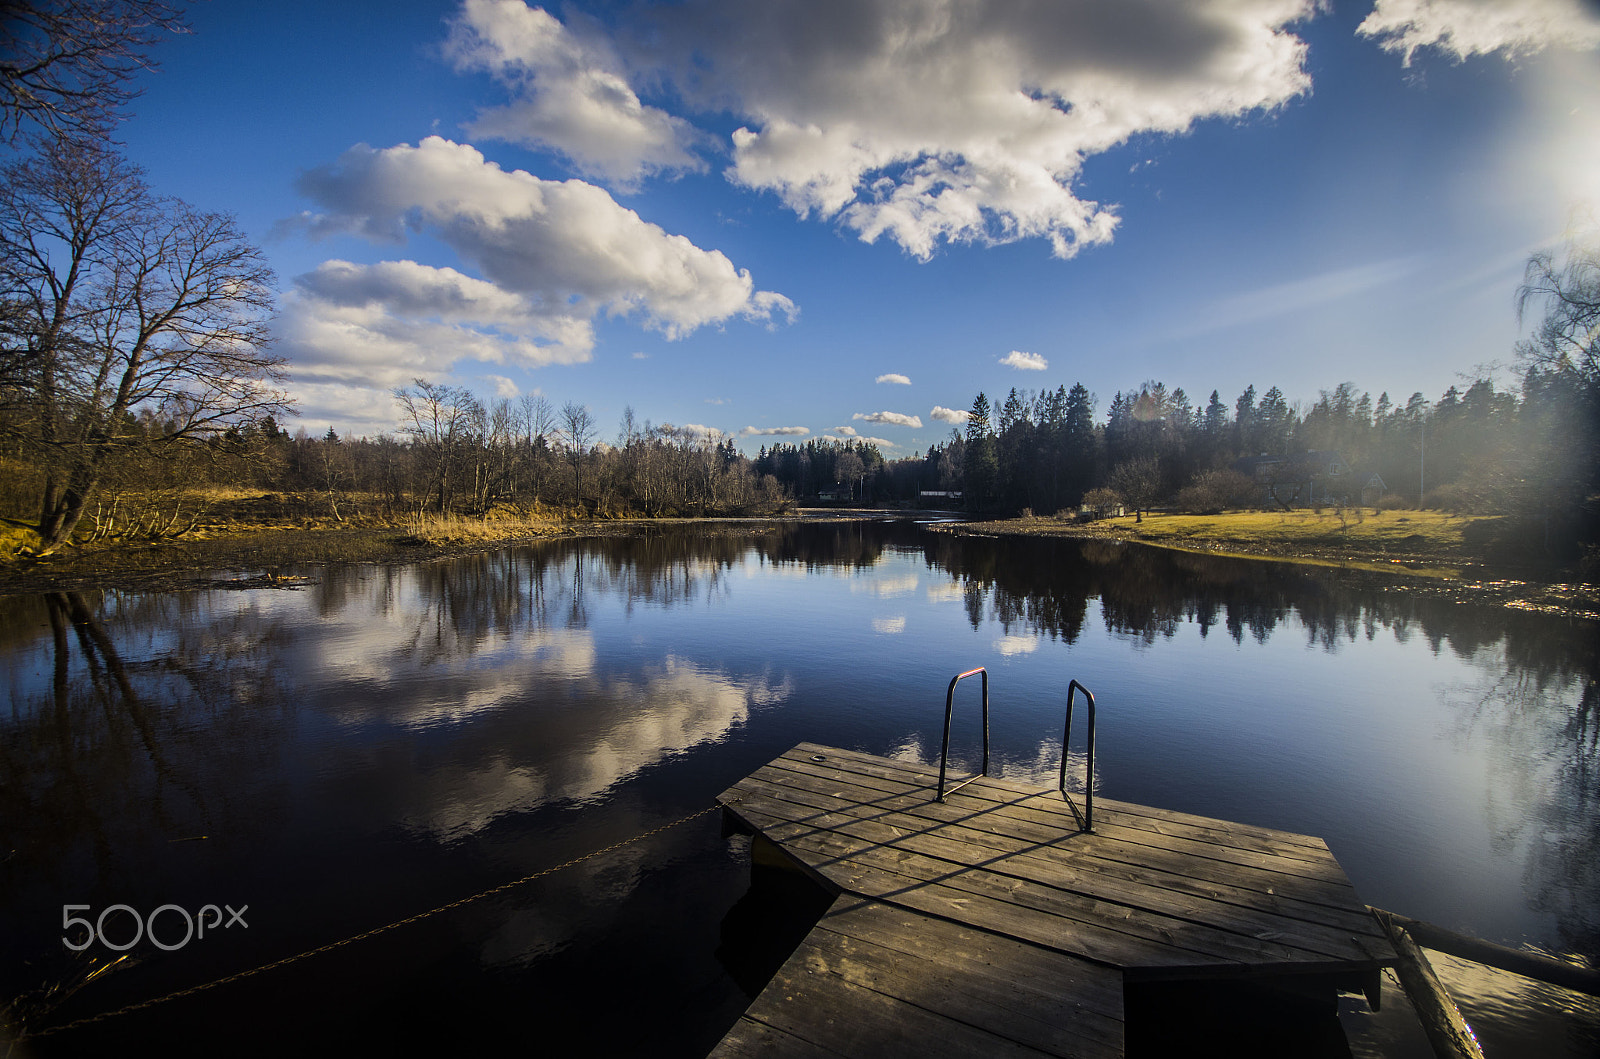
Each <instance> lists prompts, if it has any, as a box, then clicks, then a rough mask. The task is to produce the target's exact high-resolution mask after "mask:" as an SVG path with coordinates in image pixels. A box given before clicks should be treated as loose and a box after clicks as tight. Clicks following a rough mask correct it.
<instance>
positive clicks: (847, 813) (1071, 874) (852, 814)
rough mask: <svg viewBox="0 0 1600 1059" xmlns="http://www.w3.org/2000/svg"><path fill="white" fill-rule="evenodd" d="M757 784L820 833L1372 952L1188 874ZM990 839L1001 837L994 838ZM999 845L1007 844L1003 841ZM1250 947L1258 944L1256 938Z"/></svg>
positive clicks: (1198, 919)
mask: <svg viewBox="0 0 1600 1059" xmlns="http://www.w3.org/2000/svg"><path fill="white" fill-rule="evenodd" d="M757 791H758V788H747V790H746V793H745V794H744V795H743V796H742V798H741V800H740V801H739V803H738V804H739V806H740V807H741V808H742V807H750V808H757V807H761V808H764V809H765V810H766V811H768V812H769V813H771V814H772V815H773V816H774V817H777V816H779V815H781V808H780V806H782V807H789V806H793V807H795V808H798V809H804V808H807V807H814V806H815V807H816V810H817V811H815V812H811V813H808V814H806V815H804V816H802V817H800V818H799V819H797V820H795V821H794V822H793V826H794V827H811V828H815V829H816V830H817V831H818V832H819V833H820V832H833V833H837V834H840V835H845V836H849V837H851V838H856V839H860V840H862V841H863V843H865V844H866V845H863V846H862V847H861V848H862V849H865V848H866V847H867V846H870V845H873V844H876V845H881V846H887V847H893V848H896V849H904V850H909V851H912V852H916V853H921V854H925V855H927V856H928V857H930V858H937V859H939V860H943V861H945V862H947V863H950V864H952V865H955V866H957V867H966V868H972V869H980V870H982V871H984V872H985V873H993V874H995V875H1005V876H1010V877H1013V878H1016V879H1020V880H1023V881H1025V882H1030V883H1039V884H1042V885H1045V886H1049V887H1052V888H1054V889H1057V890H1061V891H1064V892H1065V893H1067V894H1072V895H1077V896H1081V897H1084V898H1088V899H1090V900H1092V901H1096V902H1099V901H1104V902H1108V903H1110V904H1116V905H1126V906H1129V907H1131V908H1134V909H1138V910H1141V911H1145V912H1155V913H1159V914H1161V915H1164V916H1170V917H1173V918H1175V919H1180V920H1185V921H1187V922H1189V923H1193V924H1198V925H1204V926H1210V927H1215V928H1217V929H1219V930H1223V931H1227V932H1232V933H1234V934H1238V935H1242V936H1244V937H1246V938H1250V939H1255V940H1256V941H1258V942H1259V941H1281V942H1283V943H1284V944H1285V945H1290V946H1293V947H1294V948H1296V949H1298V950H1304V952H1301V953H1297V954H1296V955H1297V956H1303V955H1304V953H1305V952H1310V953H1320V954H1322V955H1325V956H1329V957H1333V958H1336V959H1344V960H1356V961H1362V960H1366V959H1369V958H1370V956H1371V953H1370V952H1368V951H1367V950H1365V949H1364V948H1363V947H1362V946H1361V945H1360V943H1359V940H1358V939H1356V938H1355V937H1353V936H1352V935H1351V934H1350V933H1349V932H1347V931H1343V930H1340V929H1338V928H1336V927H1327V926H1323V925H1321V924H1318V923H1314V922H1308V921H1306V920H1303V919H1299V918H1292V917H1289V916H1286V915H1284V914H1283V913H1282V912H1281V911H1280V910H1279V909H1277V908H1268V909H1263V908H1258V907H1251V906H1250V905H1249V904H1247V903H1244V902H1243V901H1230V900H1226V899H1225V897H1227V896H1233V895H1232V894H1221V893H1219V888H1210V889H1209V890H1207V891H1205V892H1195V891H1194V890H1192V889H1186V888H1185V887H1184V886H1183V885H1182V884H1183V883H1184V882H1185V881H1186V880H1183V879H1182V878H1181V877H1175V878H1169V879H1160V878H1154V877H1153V876H1152V875H1151V874H1150V873H1140V872H1134V871H1126V870H1117V869H1118V868H1119V867H1120V866H1117V865H1111V866H1110V868H1111V870H1107V868H1108V866H1107V865H1104V864H1102V863H1100V862H1097V861H1095V860H1094V859H1093V858H1089V857H1081V856H1078V855H1077V851H1076V850H1073V851H1062V850H1060V849H1057V848H1055V847H1053V846H1048V845H1040V844H1038V843H1027V842H1015V841H1011V840H1006V839H1005V838H1004V837H1003V836H988V835H986V834H984V833H982V832H973V835H974V836H975V837H974V840H970V841H969V840H968V839H967V837H966V836H967V833H968V830H969V829H966V828H962V827H959V826H955V825H944V824H938V823H930V824H929V826H928V828H927V830H906V829H905V828H904V827H902V826H896V825H895V824H892V823H887V822H883V821H882V820H881V819H873V818H871V817H870V816H869V817H868V818H865V819H861V818H858V814H861V813H869V814H870V813H871V810H867V809H862V808H860V807H852V806H849V805H848V804H846V803H843V802H835V803H834V804H833V805H822V806H816V803H818V802H828V801H829V800H830V799H829V798H828V796H824V795H817V796H815V797H814V798H811V799H807V800H804V801H802V802H799V803H794V802H782V803H780V802H778V801H776V800H774V799H773V798H772V797H771V796H770V795H768V796H766V797H763V796H762V795H761V794H760V793H757ZM791 793H793V792H791ZM789 833H790V832H789V831H787V830H783V829H779V830H770V831H768V832H767V834H768V836H769V837H770V838H774V839H779V838H781V837H784V836H786V835H788V834H789ZM986 840H987V841H986ZM990 842H993V843H995V844H994V845H991V844H990ZM996 845H998V846H999V847H1000V848H996ZM858 859H859V858H858ZM813 866H814V867H816V866H818V865H816V864H813ZM1230 889H1231V890H1234V891H1238V892H1239V893H1241V894H1244V895H1246V896H1252V894H1251V892H1250V891H1247V890H1241V889H1240V888H1238V887H1233V888H1230ZM1263 935H1266V936H1265V937H1263ZM1251 951H1252V952H1256V951H1259V950H1258V948H1257V947H1256V946H1254V945H1252V946H1251Z"/></svg>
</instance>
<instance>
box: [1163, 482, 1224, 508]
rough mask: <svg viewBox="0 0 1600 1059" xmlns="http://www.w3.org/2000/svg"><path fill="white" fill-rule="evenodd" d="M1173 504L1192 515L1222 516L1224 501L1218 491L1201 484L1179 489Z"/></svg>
mask: <svg viewBox="0 0 1600 1059" xmlns="http://www.w3.org/2000/svg"><path fill="white" fill-rule="evenodd" d="M1173 503H1174V506H1176V507H1177V509H1178V510H1179V511H1182V512H1184V513H1186V514H1190V515H1220V514H1222V500H1221V498H1220V497H1219V496H1218V495H1217V493H1216V491H1215V490H1213V489H1208V488H1207V487H1205V486H1203V485H1199V484H1195V485H1186V486H1184V487H1183V488H1182V489H1179V490H1178V495H1177V497H1176V498H1174V501H1173Z"/></svg>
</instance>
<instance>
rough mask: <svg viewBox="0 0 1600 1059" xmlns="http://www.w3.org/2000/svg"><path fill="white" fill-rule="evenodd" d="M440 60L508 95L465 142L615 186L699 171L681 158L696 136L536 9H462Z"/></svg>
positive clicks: (515, 1)
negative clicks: (548, 157)
mask: <svg viewBox="0 0 1600 1059" xmlns="http://www.w3.org/2000/svg"><path fill="white" fill-rule="evenodd" d="M445 54H446V55H447V56H448V57H449V58H450V59H451V60H452V61H453V62H454V63H455V66H456V69H458V70H462V71H483V72H485V73H488V74H489V75H490V76H491V77H493V78H494V79H495V80H496V81H498V82H500V83H501V84H502V85H504V86H505V87H506V88H507V89H508V90H509V91H510V93H511V96H512V99H511V102H509V103H507V104H506V105H504V106H500V107H490V108H487V109H484V110H481V111H479V113H478V120H477V121H476V122H474V123H473V124H472V125H471V126H470V127H469V129H468V131H469V132H470V133H471V134H472V135H473V136H475V137H485V138H489V139H496V140H506V141H509V142H512V143H520V144H526V145H530V146H547V147H553V148H555V149H556V150H558V151H560V152H561V153H562V154H564V155H566V156H567V157H568V158H569V159H571V160H572V163H573V165H575V166H576V167H577V168H578V170H579V171H580V172H582V173H584V174H585V175H588V176H594V177H598V178H601V179H607V180H612V181H615V182H617V183H619V184H622V185H624V186H627V185H632V184H635V183H637V182H638V180H639V179H640V178H641V177H643V176H645V175H647V174H649V173H652V172H657V171H661V170H674V169H692V170H703V169H704V168H705V163H704V162H702V161H701V160H700V159H699V158H697V157H695V155H694V154H693V153H692V152H691V150H690V148H691V147H692V146H694V145H695V144H696V143H699V142H701V141H703V140H704V139H705V138H706V137H705V136H704V134H702V133H700V132H698V131H697V130H696V129H695V128H694V127H693V126H692V125H690V124H689V122H687V121H685V120H684V119H682V118H679V117H675V116H674V115H672V114H669V113H667V112H666V111H664V110H661V109H659V108H657V107H652V106H646V105H645V104H644V103H642V102H640V100H639V96H638V94H637V93H635V92H634V90H633V88H632V87H631V86H630V85H629V83H628V78H627V73H626V70H625V69H624V67H623V64H622V61H621V59H619V58H618V56H617V55H616V52H615V50H614V49H613V48H612V47H611V45H610V44H609V43H608V42H607V41H605V40H604V39H603V38H600V37H598V36H595V35H588V36H579V35H577V34H575V33H574V32H573V31H572V30H571V29H570V28H569V27H567V26H565V25H563V24H562V23H561V22H560V20H558V19H557V18H556V17H555V16H553V15H551V14H549V13H548V12H546V11H545V10H543V9H542V8H537V7H533V8H530V7H529V6H528V5H527V4H525V3H523V2H522V0H465V2H464V3H463V4H462V5H461V12H460V14H459V15H458V16H457V17H456V18H455V19H454V20H452V22H451V24H450V36H449V38H448V39H447V41H446V42H445Z"/></svg>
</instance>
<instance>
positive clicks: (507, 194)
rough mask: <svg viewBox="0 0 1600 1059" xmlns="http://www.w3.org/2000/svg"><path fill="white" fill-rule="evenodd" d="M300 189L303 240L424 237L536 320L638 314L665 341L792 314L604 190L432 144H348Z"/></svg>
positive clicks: (729, 266)
mask: <svg viewBox="0 0 1600 1059" xmlns="http://www.w3.org/2000/svg"><path fill="white" fill-rule="evenodd" d="M299 186H300V190H301V192H302V193H303V194H304V195H306V196H307V197H308V198H310V199H311V200H312V201H314V202H316V203H317V204H318V205H319V206H321V207H322V209H323V210H325V211H326V212H325V213H322V214H319V215H315V216H311V217H308V218H307V223H308V225H309V227H310V229H311V231H313V232H337V231H353V232H357V233H360V234H362V235H365V236H367V237H369V238H372V239H378V240H387V241H393V242H403V241H404V240H405V237H406V233H407V232H408V231H416V230H422V229H427V230H429V231H431V232H432V233H433V234H435V235H437V236H438V238H440V239H441V240H442V241H443V242H445V243H446V244H447V245H449V246H450V247H451V249H453V250H454V251H455V252H456V253H457V254H459V255H460V256H461V257H462V258H463V259H465V260H467V261H469V262H471V263H472V264H473V265H475V266H476V267H477V268H478V269H480V270H481V271H482V272H483V274H484V276H485V278H486V279H487V280H489V281H490V282H492V283H493V284H495V285H496V286H498V287H499V288H501V289H502V290H505V291H510V292H514V293H515V294H517V295H520V296H521V297H523V298H524V299H526V300H527V301H528V303H529V307H530V311H531V312H534V313H537V314H552V313H557V312H559V313H562V314H565V315H568V316H573V317H578V318H582V319H592V318H593V317H594V316H595V315H596V314H598V313H600V312H602V311H604V312H607V313H610V314H614V315H637V316H639V317H641V318H642V320H643V323H644V324H645V326H647V327H651V328H654V329H655V330H658V331H660V332H661V333H663V334H664V335H666V336H667V337H668V338H669V339H671V338H680V337H682V336H684V335H686V334H688V333H690V332H692V331H694V330H695V329H697V328H699V327H702V326H705V325H707V324H713V323H720V322H722V321H724V320H727V319H728V318H730V317H733V316H743V317H745V318H747V319H760V320H770V319H771V317H772V314H773V313H774V312H782V313H785V314H787V315H788V316H789V317H790V318H791V319H792V318H793V316H794V304H793V303H792V302H791V301H790V300H789V299H788V298H785V297H784V296H783V295H781V294H777V293H774V292H772V291H757V290H755V287H754V284H753V283H752V281H751V279H750V273H749V272H748V271H747V270H743V269H736V268H734V266H733V263H732V262H731V261H729V260H728V258H727V257H726V256H725V255H724V254H722V253H721V252H720V251H716V250H702V249H700V248H699V247H697V246H695V245H694V244H693V243H691V242H690V241H689V240H688V239H686V238H684V237H683V236H681V235H670V234H668V233H667V232H665V231H663V230H662V229H661V228H660V227H659V226H658V225H654V224H651V223H649V222H647V221H645V220H643V219H642V218H641V217H640V216H639V215H638V214H637V213H635V212H634V211H633V210H630V209H627V208H626V207H623V206H621V205H619V204H618V203H617V202H616V200H615V199H613V198H612V197H611V195H610V194H609V193H608V192H606V191H605V190H604V189H602V188H599V187H596V186H594V185H593V184H588V183H585V182H583V181H581V180H566V181H553V180H541V179H540V178H538V177H536V176H533V175H532V174H530V173H527V172H524V171H522V170H511V171H507V170H503V169H501V168H500V167H499V166H498V165H496V164H495V163H493V162H490V161H488V160H486V159H485V158H484V157H483V155H482V154H481V153H479V152H478V151H477V150H476V149H475V148H473V147H471V146H469V145H466V144H458V143H453V142H451V141H449V140H446V139H443V138H441V137H438V136H430V137H428V138H427V139H425V140H423V141H422V142H421V143H419V144H418V145H417V146H415V147H412V146H411V145H409V144H400V145H398V146H395V147H390V148H386V149H383V150H376V149H374V148H372V147H369V146H367V145H366V144H358V145H357V146H355V147H352V148H351V149H350V150H348V151H346V152H345V153H344V154H343V155H342V156H341V157H340V159H339V161H338V162H337V163H335V164H333V165H330V166H322V167H319V168H317V169H314V170H312V171H310V172H308V173H306V174H305V175H304V176H303V177H302V178H301V180H300V185H299Z"/></svg>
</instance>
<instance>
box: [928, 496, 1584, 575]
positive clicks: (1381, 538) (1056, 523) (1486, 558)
mask: <svg viewBox="0 0 1600 1059" xmlns="http://www.w3.org/2000/svg"><path fill="white" fill-rule="evenodd" d="M1513 529H1514V527H1513V526H1512V524H1511V523H1510V522H1509V521H1508V520H1506V519H1503V518H1497V517H1489V518H1485V517H1479V516H1471V515H1452V514H1448V513H1446V512H1443V511H1384V512H1381V513H1378V514H1371V513H1362V514H1353V513H1350V512H1345V513H1343V514H1340V513H1337V512H1321V513H1319V512H1315V511H1282V512H1280V511H1232V512H1225V513H1223V514H1218V515H1167V514H1147V515H1145V516H1144V518H1143V520H1138V519H1136V518H1135V517H1134V516H1132V515H1128V516H1124V517H1119V518H1109V519H1102V520H1099V521H1097V522H1078V521H1076V520H1074V519H1061V518H1017V519H1004V520H999V521H993V522H973V523H967V524H966V525H965V526H962V527H960V528H959V529H958V530H956V532H968V533H986V534H994V535H1000V536H1007V535H1017V536H1060V537H1087V538H1097V539H1109V540H1124V541H1138V542H1140V543H1142V544H1152V545H1158V546H1161V547H1168V548H1184V549H1188V550H1192V551H1204V552H1210V553H1214V554H1225V555H1238V556H1246V557H1250V558H1263V559H1279V560H1284V561H1292V562H1305V563H1319V564H1325V565H1337V566H1348V567H1355V568H1360V569H1371V570H1389V571H1403V572H1406V573H1410V574H1416V575H1420V576H1430V577H1459V576H1462V575H1463V574H1465V573H1469V572H1473V573H1479V574H1481V573H1482V572H1483V571H1484V570H1486V569H1499V570H1506V571H1515V572H1516V573H1518V574H1519V575H1522V576H1532V577H1541V578H1544V579H1546V580H1560V579H1562V577H1563V575H1564V574H1565V573H1567V572H1564V571H1562V570H1560V569H1559V568H1556V567H1553V566H1551V565H1549V564H1546V563H1542V562H1541V561H1540V560H1539V556H1538V549H1537V547H1536V546H1535V542H1532V541H1527V540H1520V539H1519V538H1517V537H1516V535H1515V534H1514V533H1513V532H1512V531H1513Z"/></svg>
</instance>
